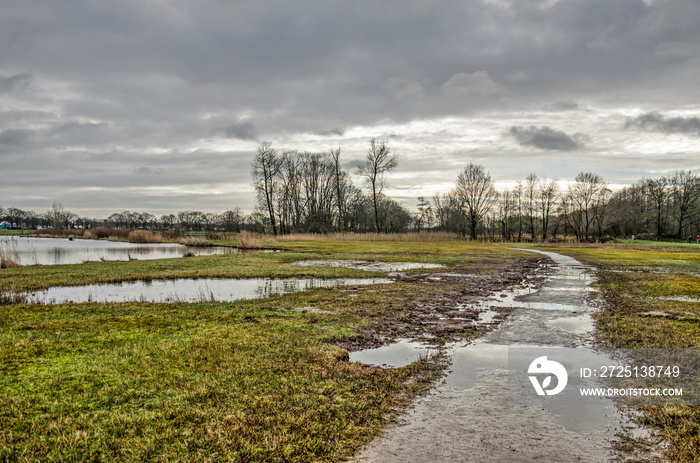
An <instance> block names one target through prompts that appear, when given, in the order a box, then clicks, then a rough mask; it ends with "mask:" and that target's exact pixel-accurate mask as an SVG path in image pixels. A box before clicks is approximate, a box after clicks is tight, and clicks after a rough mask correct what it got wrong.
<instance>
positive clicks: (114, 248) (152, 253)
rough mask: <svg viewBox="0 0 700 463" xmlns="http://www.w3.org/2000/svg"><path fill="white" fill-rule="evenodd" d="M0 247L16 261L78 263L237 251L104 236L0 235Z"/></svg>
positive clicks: (33, 263)
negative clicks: (118, 239) (111, 239)
mask: <svg viewBox="0 0 700 463" xmlns="http://www.w3.org/2000/svg"><path fill="white" fill-rule="evenodd" d="M0 247H2V249H3V250H4V252H5V253H7V254H8V255H10V256H11V257H12V258H13V260H17V261H18V263H19V264H20V265H60V264H82V263H83V262H93V261H100V260H130V259H136V260H149V259H171V258H179V257H183V256H185V255H194V256H209V255H220V254H238V253H240V252H241V251H240V250H238V249H236V248H229V247H220V246H206V247H193V246H183V245H181V244H176V243H149V244H139V243H123V242H118V241H105V240H83V239H75V240H73V241H69V240H68V239H66V238H29V237H17V236H0Z"/></svg>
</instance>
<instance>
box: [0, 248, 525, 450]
mask: <svg viewBox="0 0 700 463" xmlns="http://www.w3.org/2000/svg"><path fill="white" fill-rule="evenodd" d="M285 245H286V246H287V247H288V249H293V251H289V252H286V253H263V254H241V255H228V256H208V257H192V258H183V259H167V260H159V261H129V262H95V263H88V264H82V265H65V266H46V267H25V268H17V269H2V270H0V288H3V289H5V290H8V289H15V290H18V291H23V290H31V289H37V288H42V287H47V286H51V285H75V284H84V283H93V282H100V281H102V282H106V281H121V280H133V279H154V278H177V277H253V276H273V277H290V276H321V277H339V276H372V275H376V273H370V272H362V271H359V270H352V269H345V268H326V267H297V266H290V265H288V263H289V262H292V261H295V260H302V259H318V258H326V259H328V258H332V259H335V258H343V259H366V258H368V257H371V258H373V259H376V260H388V261H405V260H412V261H430V262H438V263H443V264H445V265H448V266H450V267H449V269H450V270H454V269H456V270H458V271H462V272H465V273H472V274H482V275H488V274H500V272H502V271H504V270H506V269H508V268H509V266H511V265H512V263H513V262H514V260H515V259H516V258H518V257H521V256H523V255H528V254H524V253H522V252H519V251H511V250H507V249H503V248H499V247H494V246H489V245H478V244H465V243H455V244H448V243H441V244H440V245H439V246H434V245H433V244H432V243H396V242H390V243H370V244H367V243H350V244H348V243H333V242H314V244H313V245H311V244H309V243H305V242H292V243H287V244H285ZM528 257H529V256H528ZM455 289H456V287H455V285H453V284H452V285H451V284H449V283H441V282H430V283H426V282H410V281H404V282H399V283H394V284H391V285H377V286H369V287H357V288H345V289H339V290H315V291H310V292H303V293H297V294H291V295H287V296H283V297H273V298H269V299H264V300H257V301H239V302H232V303H202V304H152V303H124V304H96V303H86V304H69V305H57V306H32V305H23V304H8V305H3V306H0V314H1V316H0V368H1V370H0V461H35V460H45V461H54V460H55V461H84V460H90V461H134V460H137V461H215V460H233V461H337V460H342V459H344V458H348V457H350V456H351V455H352V454H353V453H354V452H355V451H356V450H357V448H358V447H359V446H360V445H361V444H363V443H365V442H367V441H369V440H370V439H371V438H372V437H373V436H374V435H376V433H377V432H378V431H379V430H380V429H381V428H382V426H384V425H385V424H386V423H387V420H388V419H389V417H390V416H391V413H392V412H393V411H395V410H396V409H397V407H402V406H404V405H406V404H407V403H408V401H410V399H411V398H412V397H413V396H414V395H415V394H417V393H418V392H420V391H421V390H423V389H424V388H425V386H426V385H427V384H428V383H429V382H430V381H431V380H432V379H434V378H435V377H436V376H437V375H439V373H440V371H441V368H442V367H441V365H440V363H439V362H436V361H432V360H430V359H424V360H422V361H420V362H418V363H416V364H413V365H411V366H408V367H404V368H398V369H395V370H384V369H380V368H372V367H367V366H363V365H361V364H358V363H351V362H348V361H347V353H346V351H345V350H343V349H340V348H339V347H337V346H336V345H335V344H337V343H339V341H341V340H344V339H352V338H353V337H356V336H357V334H358V333H359V332H360V331H361V330H367V329H370V328H371V327H372V326H373V325H375V324H378V323H381V322H382V321H383V320H386V319H387V317H389V318H394V317H393V315H392V314H394V313H396V314H400V315H397V316H396V318H404V317H405V315H403V314H402V313H401V312H400V311H401V310H402V308H404V307H407V306H410V304H414V303H416V302H420V303H425V302H426V301H432V300H434V299H435V298H436V297H437V296H439V295H442V294H445V293H447V292H455ZM309 307H312V308H313V309H314V310H311V311H309V310H308V308H309ZM302 309H303V310H302ZM316 309H318V310H316ZM472 334H474V333H471V332H466V333H464V335H465V336H469V335H472ZM387 335H389V336H390V335H391V333H390V332H388V333H387Z"/></svg>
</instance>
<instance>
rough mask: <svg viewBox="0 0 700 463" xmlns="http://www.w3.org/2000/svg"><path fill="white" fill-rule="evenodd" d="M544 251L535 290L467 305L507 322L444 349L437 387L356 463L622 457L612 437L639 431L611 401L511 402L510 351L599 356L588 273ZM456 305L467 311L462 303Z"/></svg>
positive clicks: (617, 441) (496, 295)
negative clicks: (544, 271) (543, 270)
mask: <svg viewBox="0 0 700 463" xmlns="http://www.w3.org/2000/svg"><path fill="white" fill-rule="evenodd" d="M542 254H545V255H547V256H548V257H550V258H551V259H552V260H553V262H554V264H555V267H554V272H553V273H552V274H551V275H549V277H548V278H547V280H546V281H544V282H543V283H542V284H541V286H540V287H539V289H538V290H536V291H535V290H533V288H531V287H528V286H527V285H526V286H525V287H522V288H517V287H516V288H514V289H513V290H511V291H504V292H503V293H492V294H490V295H489V296H488V297H487V299H486V300H481V301H475V302H473V303H472V305H471V307H472V309H473V310H480V309H482V308H484V307H488V308H490V309H491V310H506V311H508V312H509V315H508V317H507V318H506V319H505V320H504V321H503V322H502V323H501V324H500V325H499V326H498V327H497V328H496V329H493V330H491V331H489V332H488V333H486V334H485V335H484V336H483V337H481V338H479V339H478V340H477V341H476V342H474V343H471V344H470V343H461V344H459V343H457V344H450V345H447V346H446V347H445V352H446V355H447V356H448V357H449V359H450V362H451V367H450V371H449V372H448V374H447V375H446V377H445V378H444V380H443V381H442V382H441V383H440V384H438V385H436V386H435V387H434V389H433V390H432V391H431V392H430V393H429V394H428V395H426V396H424V397H421V398H420V399H418V400H417V401H416V403H415V404H414V405H413V406H412V407H411V409H410V410H409V411H408V412H407V413H406V414H404V415H403V416H400V417H399V418H398V420H397V422H396V423H394V424H392V425H391V426H390V427H389V428H388V429H386V430H385V432H383V433H382V434H381V435H380V436H379V437H377V438H376V439H375V440H374V441H373V442H372V443H371V444H370V445H368V446H367V447H366V448H365V449H364V450H363V451H362V452H361V453H360V454H359V455H358V456H357V457H356V459H355V460H354V461H358V462H384V461H392V462H442V461H460V462H492V461H503V462H531V461H552V462H581V461H585V462H600V461H610V460H620V459H625V458H626V457H627V456H628V455H623V454H621V453H620V450H619V449H620V448H621V446H620V439H619V436H620V435H628V436H631V435H632V433H633V432H636V433H638V434H639V435H640V436H645V432H644V430H643V429H638V428H635V426H634V425H633V424H632V423H631V421H630V420H629V419H628V418H627V417H626V415H625V414H623V413H622V412H620V411H619V410H618V408H617V406H616V405H615V404H614V403H613V402H612V401H611V400H609V399H602V398H601V399H600V402H599V403H598V404H597V405H596V406H594V407H580V406H577V404H576V403H573V402H572V403H569V402H566V403H565V404H564V406H562V405H561V404H560V403H558V402H557V403H558V404H559V405H556V406H554V405H549V404H552V403H554V402H551V401H550V402H547V401H545V402H542V403H537V404H532V403H522V404H520V403H519V402H518V401H517V400H510V399H511V398H512V397H510V396H509V384H510V381H511V378H509V374H514V371H513V370H512V369H511V370H509V352H513V350H512V349H513V348H543V347H564V348H575V349H576V350H575V353H576V355H577V356H578V355H580V356H582V357H591V356H596V355H598V353H597V352H596V351H595V350H594V349H593V348H592V346H593V344H594V342H593V337H592V331H593V326H594V325H593V321H592V318H591V314H592V313H593V312H594V311H595V310H596V305H595V299H593V298H592V296H593V293H592V292H591V291H590V284H591V283H592V281H593V276H592V273H591V271H590V269H588V268H587V267H585V266H583V265H581V264H580V263H579V262H577V261H575V260H574V259H571V258H568V257H565V256H561V255H558V254H555V253H542ZM463 304H464V308H465V311H466V310H467V309H466V307H467V306H468V304H469V303H468V302H466V301H465V302H464V303H463ZM509 350H510V351H509ZM515 374H518V375H521V376H524V375H526V373H525V372H521V371H518V372H516V373H515ZM523 379H525V380H527V377H526V376H525V377H524V378H523ZM529 392H530V393H532V391H529ZM511 395H512V391H511ZM637 457H639V455H637ZM645 458H646V456H644V457H642V458H641V459H640V460H637V461H645Z"/></svg>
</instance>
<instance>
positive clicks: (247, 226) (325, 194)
mask: <svg viewBox="0 0 700 463" xmlns="http://www.w3.org/2000/svg"><path fill="white" fill-rule="evenodd" d="M397 166H398V156H397V155H396V154H393V153H392V152H391V149H390V148H389V146H388V144H387V142H386V141H382V140H377V139H373V140H371V141H370V143H369V147H368V150H367V153H366V156H365V158H364V160H363V162H362V163H361V164H360V165H359V166H358V167H357V168H356V170H355V172H354V173H355V174H357V175H358V176H359V178H361V179H362V180H363V182H364V186H365V189H364V191H363V190H362V189H361V188H358V187H357V186H355V185H354V184H353V182H352V181H351V172H350V171H349V170H348V169H346V168H344V167H343V163H342V162H341V150H340V148H338V149H334V150H329V151H327V152H324V153H309V152H299V151H297V150H288V149H285V150H282V151H277V150H276V149H275V148H273V146H272V145H271V144H270V143H267V142H263V143H262V144H261V145H260V146H259V147H258V149H257V151H256V154H255V156H254V160H253V163H252V180H253V185H254V187H255V192H256V195H257V206H256V208H255V210H254V211H253V212H252V213H250V214H244V213H243V212H242V211H241V209H240V208H232V209H229V210H226V211H224V212H223V213H220V214H214V213H206V212H201V211H181V212H178V213H176V214H166V215H162V216H160V217H157V216H155V215H153V214H150V213H148V212H132V211H124V212H119V213H115V214H112V215H110V216H109V217H108V218H107V219H91V218H86V217H79V216H78V215H77V214H74V213H72V212H70V211H67V210H65V209H64V207H63V205H61V204H60V203H54V204H53V205H52V207H51V208H49V209H48V210H47V211H45V212H44V213H35V212H34V211H23V210H20V209H18V208H14V207H9V208H3V207H1V206H0V220H2V221H6V222H9V223H10V224H13V226H14V228H31V229H36V228H47V227H51V228H59V229H60V228H94V227H117V228H128V229H150V230H180V231H183V232H187V231H227V232H239V231H242V230H247V231H254V232H259V233H273V234H289V233H328V232H355V233H367V232H379V233H405V232H421V231H445V232H452V233H457V234H459V235H462V236H464V237H469V238H471V239H474V240H477V239H482V240H504V241H532V240H537V241H546V240H551V241H555V240H562V239H563V240H569V239H575V240H577V241H590V240H599V239H605V238H607V237H629V236H632V235H636V236H641V237H649V238H676V239H686V238H687V237H689V236H690V237H692V236H695V235H697V234H698V233H699V231H700V230H699V223H700V178H699V177H698V176H697V175H695V174H693V173H691V172H690V171H683V170H680V171H676V172H673V173H672V174H669V175H665V176H661V177H658V178H646V177H645V178H642V179H641V180H639V181H638V182H636V183H635V184H633V185H630V186H627V187H624V188H622V189H620V190H618V191H615V192H613V191H611V190H610V188H609V187H608V183H607V182H606V181H605V179H603V178H602V177H601V176H600V175H598V174H595V173H593V172H581V173H579V174H578V175H577V176H576V177H575V179H574V181H573V182H571V183H569V184H568V186H567V187H566V188H562V187H561V186H560V184H559V183H558V182H557V181H555V180H552V179H541V178H539V177H538V176H537V175H536V174H535V173H531V174H529V175H527V176H526V177H525V179H524V180H521V181H518V182H517V183H516V185H515V187H513V188H510V189H504V190H502V191H497V190H496V187H495V185H494V182H493V180H492V178H491V175H490V173H489V172H488V171H486V170H485V169H484V167H483V166H481V165H477V164H473V163H470V164H468V165H467V166H466V167H465V168H464V169H463V170H462V171H461V172H459V173H458V175H457V178H456V181H455V185H454V188H453V189H451V190H450V191H448V192H446V193H437V194H435V195H434V196H433V197H432V198H428V199H426V198H424V197H420V198H418V205H417V209H416V210H414V211H410V210H408V209H407V208H406V207H405V206H403V205H402V204H400V203H399V202H397V201H395V200H393V199H391V198H389V197H388V196H387V195H386V194H385V193H384V188H385V186H386V177H387V175H388V174H390V173H391V172H392V171H394V169H396V167H397Z"/></svg>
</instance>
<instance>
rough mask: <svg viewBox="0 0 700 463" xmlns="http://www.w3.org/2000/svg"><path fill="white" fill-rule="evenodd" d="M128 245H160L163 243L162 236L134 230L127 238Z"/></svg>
mask: <svg viewBox="0 0 700 463" xmlns="http://www.w3.org/2000/svg"><path fill="white" fill-rule="evenodd" d="M126 239H127V241H128V242H129V243H162V242H164V241H165V238H163V235H161V234H160V233H157V232H152V231H148V230H134V231H132V232H131V233H129V235H128V236H127V238H126Z"/></svg>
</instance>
